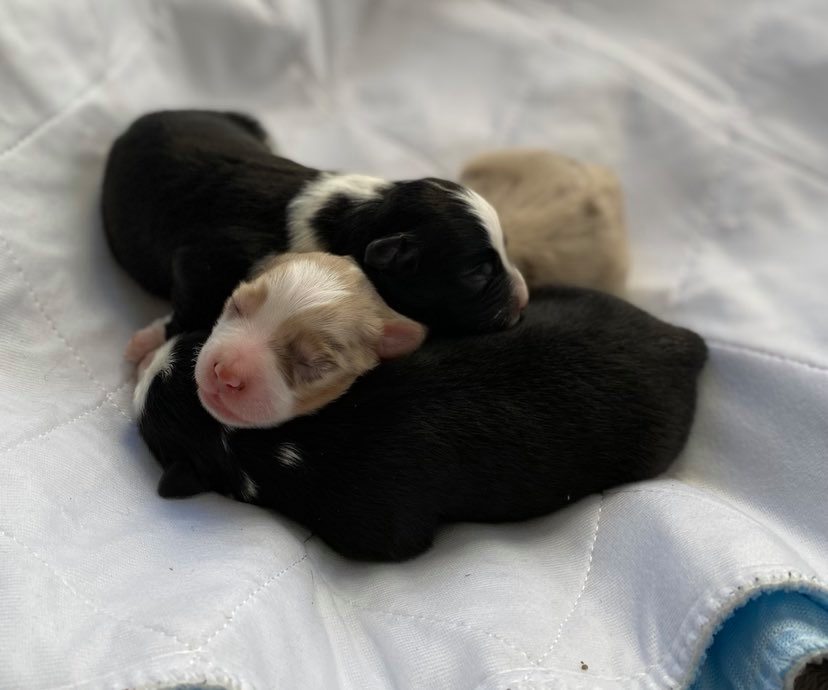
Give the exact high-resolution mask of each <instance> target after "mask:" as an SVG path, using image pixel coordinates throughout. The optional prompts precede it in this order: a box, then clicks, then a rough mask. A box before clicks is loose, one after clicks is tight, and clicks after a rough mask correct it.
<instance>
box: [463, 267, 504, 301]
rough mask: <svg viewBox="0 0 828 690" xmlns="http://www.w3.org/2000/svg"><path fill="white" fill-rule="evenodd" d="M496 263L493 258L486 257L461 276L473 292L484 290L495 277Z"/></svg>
mask: <svg viewBox="0 0 828 690" xmlns="http://www.w3.org/2000/svg"><path fill="white" fill-rule="evenodd" d="M495 266H496V264H495V261H494V260H493V259H486V260H485V261H483V262H481V263H479V264H478V265H477V266H475V268H474V269H473V270H472V271H469V272H468V273H466V274H465V275H463V276H462V277H461V280H462V281H463V283H464V284H465V285H466V287H468V288H469V290H470V291H471V292H472V293H475V294H476V293H478V292H482V291H483V290H484V288H485V287H486V286H487V285H488V284H489V282H490V281H491V280H492V278H494V275H495V271H496V268H495Z"/></svg>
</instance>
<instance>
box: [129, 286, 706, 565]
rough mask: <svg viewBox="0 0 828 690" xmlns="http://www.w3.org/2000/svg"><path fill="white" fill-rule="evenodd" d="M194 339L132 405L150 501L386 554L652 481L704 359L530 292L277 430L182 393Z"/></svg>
mask: <svg viewBox="0 0 828 690" xmlns="http://www.w3.org/2000/svg"><path fill="white" fill-rule="evenodd" d="M204 338H205V334H186V335H181V336H179V337H177V338H174V339H172V340H170V341H169V342H168V343H167V344H166V345H165V346H164V347H163V348H161V349H160V350H159V351H158V352H157V353H156V355H155V358H154V359H153V360H152V363H151V365H150V367H149V369H148V370H147V371H146V372H145V373H144V376H143V377H142V378H141V380H140V382H139V385H138V388H137V389H136V394H135V404H136V410H137V413H138V416H139V426H140V431H141V434H142V435H143V437H144V439H145V440H146V442H147V444H148V446H149V447H150V449H151V450H152V451H153V453H154V454H155V456H156V457H157V458H158V460H159V461H160V462H161V464H162V465H163V467H164V468H165V469H164V474H163V477H162V479H161V482H160V484H159V487H158V490H159V493H160V494H161V495H162V496H186V495H192V494H195V493H198V492H201V491H208V490H214V491H218V492H220V493H225V494H230V495H232V496H233V497H235V498H236V499H238V500H242V501H247V502H250V503H255V504H258V505H262V506H266V507H269V508H273V509H275V510H278V511H280V512H282V513H283V514H285V515H287V516H289V517H291V518H293V519H296V520H298V521H300V522H302V523H304V524H305V525H307V526H308V527H310V528H311V529H312V530H313V531H314V532H315V533H317V534H318V535H319V536H320V537H321V538H323V539H324V540H325V541H327V542H328V544H330V545H331V546H332V547H333V548H334V549H336V550H337V551H339V552H341V553H342V554H344V555H346V556H349V557H354V558H362V559H391V560H401V559H406V558H409V557H412V556H415V555H417V554H418V553H420V552H422V551H424V550H426V549H427V548H428V547H429V545H430V544H431V542H432V539H433V536H434V532H435V530H436V528H437V526H438V525H439V524H440V523H446V522H453V521H479V522H495V521H511V520H523V519H526V518H531V517H534V516H538V515H541V514H544V513H547V512H549V511H552V510H555V509H557V508H560V507H562V506H564V505H566V504H567V503H568V502H570V501H574V500H577V499H579V498H581V497H583V496H585V495H587V494H590V493H593V492H597V491H602V490H604V489H607V488H610V487H612V486H615V485H618V484H622V483H626V482H632V481H637V480H642V479H647V478H649V477H653V476H654V475H657V474H659V473H660V472H662V471H663V470H665V469H666V468H667V466H668V465H669V464H670V462H671V461H672V460H673V459H674V458H675V457H676V455H677V454H678V453H679V451H680V450H681V449H682V447H683V445H684V443H685V440H686V438H687V434H688V432H689V429H690V425H691V423H692V420H693V415H694V410H695V404H696V385H697V379H698V375H699V372H700V370H701V368H702V366H703V364H704V362H705V359H706V353H707V348H706V346H705V344H704V341H703V340H702V339H701V338H700V337H699V336H698V335H696V334H695V333H693V332H691V331H688V330H685V329H683V328H677V327H674V326H671V325H669V324H666V323H664V322H662V321H659V320H658V319H656V318H654V317H652V316H650V315H648V314H646V313H645V312H643V311H641V310H639V309H637V308H635V307H633V306H631V305H629V304H627V303H626V302H624V301H622V300H620V299H617V298H614V297H611V296H608V295H604V294H601V293H597V292H592V291H587V290H582V289H577V288H559V289H553V290H548V291H544V292H543V293H542V294H540V295H539V296H538V298H537V299H533V301H532V303H531V304H530V305H529V307H528V309H527V310H526V315H525V318H524V319H523V320H522V321H521V323H519V324H518V325H517V326H516V327H515V328H513V329H511V330H507V331H502V332H499V333H492V334H488V335H483V336H478V337H465V338H456V339H440V338H436V339H434V340H432V341H431V342H430V343H427V344H426V345H425V346H423V348H421V349H420V350H419V351H417V352H415V353H414V354H412V355H410V356H409V357H407V358H404V359H401V360H397V361H394V362H389V363H385V364H382V365H380V366H379V367H378V368H376V369H374V370H373V371H371V372H370V373H368V374H366V375H364V376H363V377H362V378H360V379H358V380H357V381H356V383H354V384H353V386H352V387H351V389H350V390H349V391H348V392H347V393H345V394H344V395H343V396H342V397H341V398H339V399H338V400H336V401H335V402H333V403H331V404H329V405H327V406H326V407H324V408H323V409H321V410H320V411H319V412H317V413H316V414H314V415H312V416H306V417H299V418H296V419H294V420H292V421H290V422H288V423H286V424H284V425H282V426H280V427H277V428H272V429H264V430H236V431H232V432H231V431H228V430H227V429H226V428H224V427H222V426H221V425H220V424H219V423H218V422H216V421H215V420H214V419H213V418H212V417H210V415H209V414H207V412H205V411H204V409H203V408H202V407H201V405H200V403H199V401H198V398H197V397H196V392H195V384H194V382H193V364H192V363H193V354H194V353H195V352H196V351H197V350H198V348H199V347H200V346H201V343H202V342H203V340H204Z"/></svg>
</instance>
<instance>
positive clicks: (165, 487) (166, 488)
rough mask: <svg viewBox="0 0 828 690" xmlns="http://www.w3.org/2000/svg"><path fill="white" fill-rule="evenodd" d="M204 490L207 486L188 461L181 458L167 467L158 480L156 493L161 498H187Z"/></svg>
mask: <svg viewBox="0 0 828 690" xmlns="http://www.w3.org/2000/svg"><path fill="white" fill-rule="evenodd" d="M205 491H207V487H206V486H204V483H203V482H202V481H201V479H199V478H198V476H196V474H195V472H194V471H193V468H192V466H191V465H190V463H188V462H182V461H181V460H177V461H176V462H174V463H173V464H172V465H170V466H169V467H167V468H166V469H165V470H164V474H163V475H162V476H161V480H160V481H159V482H158V495H159V496H161V497H162V498H188V497H190V496H195V495H196V494H200V493H204V492H205Z"/></svg>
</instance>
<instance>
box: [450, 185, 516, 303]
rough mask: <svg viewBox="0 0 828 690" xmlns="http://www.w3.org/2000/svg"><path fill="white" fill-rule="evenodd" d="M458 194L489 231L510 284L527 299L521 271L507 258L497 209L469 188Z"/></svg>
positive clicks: (490, 238) (490, 239)
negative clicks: (509, 278)
mask: <svg viewBox="0 0 828 690" xmlns="http://www.w3.org/2000/svg"><path fill="white" fill-rule="evenodd" d="M458 196H459V198H460V199H461V200H462V201H464V202H465V203H466V204H468V206H469V208H470V209H471V212H472V213H474V215H476V216H477V217H478V218H479V219H480V222H481V223H483V227H484V228H486V231H487V232H488V233H489V242H491V245H492V248H494V250H495V251H496V252H497V253H498V255H499V256H500V260H501V261H502V262H503V266H504V268H505V269H506V271H507V272H508V273H509V276H510V277H511V279H512V285H513V289H514V291H515V293H516V294H517V295H518V298H519V299H520V300H521V301H527V300H528V299H529V292H528V288H527V287H526V280H525V279H524V278H523V275H522V274H521V272H520V271H518V269H517V268H516V267H515V265H514V264H513V263H512V261H511V259H509V255H508V254H507V253H506V242H505V241H504V240H503V228H502V227H501V226H500V217H499V216H498V215H497V211H495V208H494V206H492V205H491V204H490V203H489V202H488V201H486V200H485V199H484V198H483V197H482V196H480V195H479V194H478V193H477V192H475V191H473V190H471V189H465V190H463V191H462V192H458Z"/></svg>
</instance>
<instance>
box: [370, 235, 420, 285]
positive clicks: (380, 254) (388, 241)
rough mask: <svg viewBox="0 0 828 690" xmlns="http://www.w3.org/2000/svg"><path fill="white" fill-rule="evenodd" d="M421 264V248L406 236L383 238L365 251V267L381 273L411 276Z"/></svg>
mask: <svg viewBox="0 0 828 690" xmlns="http://www.w3.org/2000/svg"><path fill="white" fill-rule="evenodd" d="M419 263H420V248H419V247H418V246H417V245H416V244H415V243H414V242H413V241H412V239H411V237H410V236H409V235H406V234H402V233H401V234H399V235H392V236H391V237H381V238H380V239H378V240H374V241H373V242H371V244H369V245H368V246H367V247H366V249H365V265H366V266H370V267H371V268H375V269H377V270H379V271H387V272H389V273H396V274H397V275H401V276H411V275H414V274H415V273H416V272H417V267H418V265H419Z"/></svg>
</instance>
